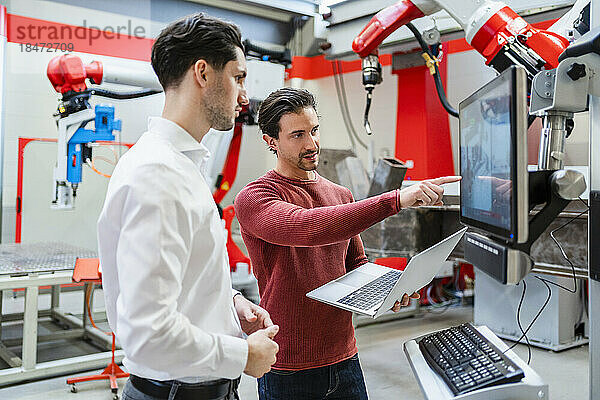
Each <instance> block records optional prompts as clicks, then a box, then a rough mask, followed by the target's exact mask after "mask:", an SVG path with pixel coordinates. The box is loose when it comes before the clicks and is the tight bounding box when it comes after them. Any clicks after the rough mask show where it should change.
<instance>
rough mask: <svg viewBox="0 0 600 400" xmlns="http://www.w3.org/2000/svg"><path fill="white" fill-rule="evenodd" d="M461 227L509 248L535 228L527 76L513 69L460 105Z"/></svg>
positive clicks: (523, 240) (521, 241)
mask: <svg viewBox="0 0 600 400" xmlns="http://www.w3.org/2000/svg"><path fill="white" fill-rule="evenodd" d="M459 126H460V129H459V130H460V134H459V136H460V175H461V176H462V180H461V182H460V222H461V223H463V224H465V225H467V226H470V227H472V228H475V229H476V230H479V231H482V232H483V233H485V234H487V235H488V236H489V235H492V236H494V237H496V238H499V239H501V240H502V241H506V242H508V243H525V242H527V234H528V227H529V221H528V220H529V204H528V198H529V196H528V190H529V187H528V172H527V75H526V72H525V70H524V69H523V68H521V67H511V68H509V69H507V70H505V71H504V72H502V73H501V74H500V75H499V76H497V77H496V78H494V79H493V80H491V81H490V82H489V83H487V84H486V85H485V86H483V87H482V88H481V89H479V90H477V91H476V92H475V93H473V94H472V95H471V96H469V97H468V98H467V99H465V100H464V101H463V102H461V103H460V105H459Z"/></svg>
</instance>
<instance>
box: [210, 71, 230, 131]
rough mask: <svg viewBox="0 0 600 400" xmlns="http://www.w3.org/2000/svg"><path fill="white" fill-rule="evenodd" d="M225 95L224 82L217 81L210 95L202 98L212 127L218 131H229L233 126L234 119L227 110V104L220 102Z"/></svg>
mask: <svg viewBox="0 0 600 400" xmlns="http://www.w3.org/2000/svg"><path fill="white" fill-rule="evenodd" d="M222 95H223V84H222V82H221V81H220V80H218V81H217V83H216V85H215V88H214V89H213V90H212V91H211V93H210V94H208V96H206V97H205V98H204V99H203V100H202V105H203V106H204V110H205V111H206V118H207V119H208V122H209V124H210V127H211V128H213V129H216V130H218V131H228V130H230V129H231V128H233V125H234V121H233V118H231V116H229V113H227V112H226V111H225V106H223V104H222V103H220V102H219V100H220V99H222Z"/></svg>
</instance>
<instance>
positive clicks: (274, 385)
mask: <svg viewBox="0 0 600 400" xmlns="http://www.w3.org/2000/svg"><path fill="white" fill-rule="evenodd" d="M258 398H259V399H260V400H334V399H336V400H367V399H368V397H367V388H366V387H365V379H364V377H363V373H362V369H361V368H360V362H359V360H358V354H356V355H354V356H353V357H352V358H349V359H348V360H344V361H342V362H339V363H337V364H333V365H329V366H327V367H320V368H311V369H305V370H301V371H281V370H271V372H269V373H267V374H265V375H264V376H263V377H262V378H259V379H258Z"/></svg>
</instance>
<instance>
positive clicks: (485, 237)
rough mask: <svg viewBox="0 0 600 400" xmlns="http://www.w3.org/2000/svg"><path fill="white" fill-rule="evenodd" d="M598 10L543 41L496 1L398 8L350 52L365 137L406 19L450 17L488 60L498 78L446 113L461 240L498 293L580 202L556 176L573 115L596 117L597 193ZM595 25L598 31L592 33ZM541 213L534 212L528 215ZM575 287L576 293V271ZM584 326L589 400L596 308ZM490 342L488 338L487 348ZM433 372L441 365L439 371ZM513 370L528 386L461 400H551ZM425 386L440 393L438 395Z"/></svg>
mask: <svg viewBox="0 0 600 400" xmlns="http://www.w3.org/2000/svg"><path fill="white" fill-rule="evenodd" d="M594 6H595V2H589V1H585V0H580V1H577V2H576V4H575V5H574V9H576V10H578V11H580V12H576V13H568V14H567V15H566V16H565V17H563V18H562V19H561V20H559V21H558V22H557V23H556V24H555V25H554V26H553V27H551V28H550V30H539V29H536V28H534V27H533V26H531V25H530V24H528V23H527V22H526V21H525V20H524V19H522V18H521V17H519V16H518V15H517V14H516V13H515V12H513V11H512V10H511V9H510V8H509V7H508V6H506V5H505V4H504V3H501V2H497V1H437V0H434V1H420V0H413V1H409V0H404V1H400V2H398V3H396V4H394V5H392V6H390V7H388V8H386V9H384V10H382V11H380V12H379V13H377V14H376V15H375V16H374V17H373V18H372V19H371V21H370V22H369V23H368V25H367V26H366V27H365V28H364V29H363V30H362V31H361V33H360V34H359V35H358V36H357V37H356V39H355V40H354V42H353V50H354V51H355V52H356V53H357V54H358V55H359V56H360V57H361V58H362V59H363V62H362V66H363V69H362V71H363V75H362V76H363V84H364V86H365V89H366V90H367V106H366V112H365V120H364V123H365V129H366V131H367V133H369V134H370V133H371V130H370V126H369V123H368V110H369V107H370V100H371V96H372V91H373V89H374V87H375V85H377V84H378V83H380V82H381V66H380V64H379V61H378V55H377V46H378V45H379V44H380V43H381V42H382V41H383V40H384V39H385V38H386V37H387V36H389V35H390V34H391V33H392V32H393V31H395V30H396V29H398V28H399V27H400V26H403V25H407V24H410V21H412V20H413V19H416V18H419V17H423V16H425V15H430V14H432V13H435V12H437V11H439V10H442V9H443V10H445V11H447V12H448V13H449V14H450V16H451V17H453V18H454V19H455V20H456V21H457V22H458V23H459V25H460V26H461V27H462V28H463V29H464V30H465V36H466V41H467V42H468V43H469V44H470V45H471V46H472V47H473V48H474V49H475V50H477V51H478V52H479V53H480V54H481V55H483V57H484V58H485V63H486V65H489V66H491V67H493V68H495V69H496V70H497V71H498V72H502V74H501V75H500V76H498V77H497V78H495V79H494V80H493V81H492V82H490V83H488V84H487V85H486V86H484V87H483V88H482V89H480V90H479V91H477V92H476V93H475V94H473V95H472V96H470V97H469V98H468V99H467V100H465V101H464V102H462V103H461V106H460V112H456V110H454V109H452V108H451V107H449V105H448V104H447V101H446V104H444V107H445V108H446V110H447V111H448V112H449V113H450V114H451V115H453V116H457V117H459V119H460V125H461V127H460V139H461V175H463V181H462V182H461V215H460V217H461V222H462V223H464V224H466V225H468V226H470V227H471V228H473V229H474V230H475V231H477V232H478V233H473V232H470V233H467V234H466V235H465V241H464V249H465V258H466V259H467V261H470V262H471V263H473V264H474V265H475V266H477V267H479V268H480V269H481V270H483V271H484V272H486V273H487V274H488V275H489V276H491V277H492V278H493V279H495V280H497V281H500V282H501V283H503V284H517V283H519V282H521V281H522V280H523V279H524V278H525V277H526V276H527V274H528V273H529V272H530V271H531V269H532V265H533V260H532V258H531V256H530V255H529V253H530V249H531V245H532V244H533V242H534V241H535V240H536V239H537V238H538V237H539V236H540V234H541V233H542V232H543V231H544V230H545V229H546V228H547V227H548V225H549V224H550V223H551V222H552V221H553V220H554V219H555V218H556V217H557V216H558V214H559V213H560V212H561V211H562V210H563V209H564V208H565V206H566V205H567V204H568V203H569V202H570V201H571V200H576V199H579V198H580V197H579V196H580V195H581V194H583V193H584V192H585V190H586V183H585V179H584V176H583V174H581V173H580V172H577V171H573V170H564V169H563V167H564V158H565V153H564V145H565V139H566V138H567V137H568V136H569V134H570V132H571V130H572V129H573V122H572V117H573V114H574V113H577V112H581V111H587V110H588V108H590V109H591V117H590V120H591V126H590V128H591V132H590V172H589V173H590V177H591V181H592V188H593V187H594V186H597V182H596V181H597V178H595V180H594V177H593V175H594V172H593V168H594V167H595V166H596V167H597V166H598V165H597V163H598V161H596V160H595V159H596V157H597V154H595V152H597V151H596V150H595V149H594V148H593V144H594V143H595V140H597V139H595V136H596V135H597V132H595V129H597V122H596V120H595V119H597V118H598V114H597V112H598V107H599V106H598V99H597V97H598V96H600V91H599V89H600V87H599V86H598V82H597V79H596V77H597V74H598V68H599V66H600V58H599V57H600V47H599V45H598V43H599V40H600V29H599V28H596V29H591V30H589V27H590V26H592V27H593V26H594V25H596V26H597V25H598V22H599V21H598V17H600V9H597V8H594ZM596 6H597V4H596ZM590 15H591V20H592V22H594V23H591V22H590V20H589V19H590V18H589V17H590ZM574 17H575V18H576V19H577V21H574ZM594 17H595V18H594ZM408 27H409V28H410V29H411V31H413V33H414V34H415V36H416V38H417V40H418V41H419V43H420V44H421V47H422V48H423V50H424V53H425V55H424V57H425V59H426V62H427V65H428V66H429V67H430V70H431V73H432V75H434V78H436V79H439V72H438V71H437V68H436V67H437V66H436V63H437V60H436V59H435V56H433V57H432V55H433V53H432V51H431V50H432V49H431V47H429V45H428V44H427V43H426V42H425V41H424V40H423V38H422V37H421V35H420V33H419V32H418V31H417V30H416V28H414V27H411V26H410V25H409V26H408ZM554 27H555V29H554V30H553V28H554ZM557 30H567V31H571V34H570V35H566V34H562V35H561V34H559V33H557V32H556V31H557ZM575 31H577V32H578V33H579V34H582V36H581V37H580V38H578V39H576V38H575V35H573V34H572V32H575ZM567 37H569V39H567ZM436 75H438V76H437V77H436ZM436 86H437V89H438V94H439V95H440V99H441V101H442V103H444V100H445V96H444V94H443V88H442V90H440V87H441V83H440V84H439V85H438V84H437V83H436ZM528 106H529V111H527V107H528ZM527 114H529V116H528V115H527ZM535 117H541V118H542V119H543V128H542V131H541V140H540V148H539V157H538V165H537V170H535V171H528V168H527V159H526V149H527V142H526V137H527V136H526V135H527V127H528V125H529V123H531V121H533V119H534V118H535ZM492 149H493V150H492ZM486 157H488V158H487V159H486ZM492 158H493V160H492ZM465 177H466V178H465ZM467 189H468V190H467ZM599 197H600V196H599V195H598V194H597V191H595V190H591V191H590V218H589V220H588V221H589V233H590V234H589V240H590V243H589V249H590V250H589V252H590V253H589V277H590V280H589V285H590V304H592V307H598V299H597V298H596V296H598V290H599V289H600V288H598V284H597V281H598V280H599V275H600V274H599V271H598V267H597V265H598V264H597V263H598V254H599V253H598V246H597V244H596V243H595V242H596V241H597V240H598V237H600V236H598V235H599V234H600V232H599V231H598V230H597V229H596V228H595V224H597V222H596V223H595V224H594V221H595V219H596V218H598V211H597V207H598V200H597V199H598V198H599ZM536 206H537V209H536V211H535V212H534V213H531V211H532V209H533V208H534V207H536ZM573 280H574V282H575V288H576V287H577V283H576V279H575V270H574V269H573ZM540 281H541V282H544V285H546V287H547V288H548V291H549V292H550V287H549V286H548V285H549V284H554V285H556V286H560V285H558V284H556V283H555V282H550V281H548V280H545V279H543V278H540ZM523 285H524V284H523ZM561 287H562V286H561ZM562 288H563V289H564V287H562ZM567 290H568V289H567ZM523 294H524V292H523ZM550 294H551V293H550ZM550 294H549V296H550ZM546 303H547V302H546ZM589 315H590V316H591V317H592V320H591V326H592V327H591V329H590V337H591V346H590V353H591V354H590V382H591V385H590V398H596V397H597V396H598V393H600V389H599V388H598V386H597V383H594V382H597V379H596V378H597V374H598V370H597V368H598V355H597V352H598V350H599V349H598V343H597V339H595V340H594V336H593V335H594V334H595V335H598V325H597V324H598V322H596V321H595V320H594V318H593V315H594V313H593V312H592V311H591V309H590V312H589ZM538 316H539V313H538ZM536 318H537V316H536V317H535V318H534V322H535V319H536ZM517 319H518V317H517ZM519 324H520V322H519ZM530 326H531V324H530ZM530 326H529V327H530ZM519 327H520V325H519ZM529 327H528V328H527V329H526V330H524V331H523V329H522V328H521V330H522V332H523V336H522V337H526V333H527V331H528V329H529ZM522 337H521V338H522ZM448 339H449V342H450V343H452V340H453V339H452V338H451V337H449V336H448ZM418 340H419V339H417V341H418ZM489 340H490V341H493V340H494V339H493V338H492V337H490V338H489ZM414 346H415V341H411V342H408V343H407V344H405V351H406V353H407V355H408V356H409V360H410V361H411V365H413V370H414V371H415V373H416V374H417V375H418V374H419V372H418V371H419V368H423V367H424V365H425V364H424V363H422V362H421V361H422V359H423V358H422V357H421V356H420V353H418V350H417V349H416V347H414ZM508 350H509V349H506V350H504V351H503V353H505V352H507V351H508ZM442 361H443V360H442ZM440 362H441V361H440V360H438V361H437V363H438V365H440V364H439V363H440ZM442 364H443V363H442ZM430 365H431V364H430ZM417 367H419V368H417ZM452 367H453V366H452ZM519 367H521V368H523V369H524V370H525V372H526V373H525V379H524V380H523V382H522V384H524V385H525V386H523V387H520V388H517V386H513V389H507V390H506V392H505V393H500V391H499V390H495V391H494V390H487V391H486V389H482V390H476V391H475V392H473V394H472V395H466V394H463V396H464V398H472V399H479V398H498V399H504V398H512V397H510V396H513V395H514V393H516V392H512V393H513V394H511V393H510V392H511V391H512V390H517V389H518V390H520V392H519V393H521V394H520V396H521V397H519V398H547V396H548V393H547V386H546V387H544V384H543V382H542V381H541V380H540V379H539V376H537V375H536V374H535V373H534V371H532V370H529V371H527V368H525V367H526V366H525V365H519ZM438 372H439V371H438ZM528 372H529V375H530V378H529V379H528V378H527V373H528ZM425 375H426V374H425ZM463 378H464V377H463ZM418 379H419V382H420V383H421V387H422V388H423V391H424V393H425V394H426V396H427V397H428V398H454V395H455V394H456V391H455V392H454V393H451V392H450V391H445V390H446V389H444V390H442V391H438V390H437V388H438V387H441V386H440V385H439V383H438V382H437V381H435V382H434V381H429V382H428V381H427V380H431V379H434V380H435V379H437V378H435V377H433V378H432V376H431V375H428V376H427V377H426V378H423V377H418ZM469 379H470V378H469ZM426 384H427V385H426ZM426 386H428V387H429V386H430V387H433V386H435V387H436V390H431V388H429V389H428V387H426ZM484 386H485V385H484ZM484 386H478V387H484ZM455 389H456V388H455ZM469 390H471V389H469ZM469 390H467V392H468V391H469ZM462 393H466V392H462ZM430 396H433V397H430ZM463 396H461V398H463ZM507 396H508V397H507Z"/></svg>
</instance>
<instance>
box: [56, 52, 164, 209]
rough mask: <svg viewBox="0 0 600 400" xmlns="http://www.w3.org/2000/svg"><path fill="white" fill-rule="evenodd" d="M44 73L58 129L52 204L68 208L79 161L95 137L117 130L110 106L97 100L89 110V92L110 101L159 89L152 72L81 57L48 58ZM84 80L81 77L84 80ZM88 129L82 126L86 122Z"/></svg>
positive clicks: (110, 138)
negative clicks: (113, 86) (55, 99)
mask: <svg viewBox="0 0 600 400" xmlns="http://www.w3.org/2000/svg"><path fill="white" fill-rule="evenodd" d="M47 75H48V79H49V80H50V83H52V86H53V87H54V89H55V90H56V91H57V92H58V93H60V94H61V99H60V102H59V105H58V110H57V112H56V114H54V116H55V118H56V123H57V127H58V154H57V160H56V166H55V168H54V195H53V200H52V207H53V208H59V209H70V208H73V206H74V201H75V197H76V195H77V188H78V187H79V184H80V183H81V169H82V166H83V164H84V163H91V161H90V160H91V159H92V149H93V145H94V143H96V142H98V141H114V139H115V137H114V134H113V132H114V131H120V130H121V121H119V120H116V119H115V117H114V115H115V111H114V107H113V106H112V105H110V104H100V105H97V106H96V107H95V108H92V107H91V105H90V103H89V100H90V98H91V97H92V96H94V95H95V96H101V97H106V98H112V99H135V98H139V97H144V96H150V95H153V94H156V93H160V92H162V88H161V86H160V83H159V82H158V79H157V78H156V75H155V74H154V72H153V71H151V69H149V70H147V71H139V70H130V69H126V68H121V67H111V66H108V65H103V64H102V63H101V62H99V61H93V62H91V63H89V64H84V63H83V61H82V60H81V58H79V57H77V56H75V55H72V54H66V55H62V56H58V57H55V58H53V59H52V60H50V62H49V63H48V68H47ZM86 80H87V81H86ZM88 82H89V83H90V84H96V85H99V84H101V83H104V82H106V83H117V84H121V85H127V86H135V87H141V88H142V89H141V90H136V91H132V92H115V91H110V90H106V89H100V88H97V87H90V86H89V84H88ZM92 121H93V122H94V128H93V129H87V128H86V126H87V125H88V124H89V123H90V122H92Z"/></svg>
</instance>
